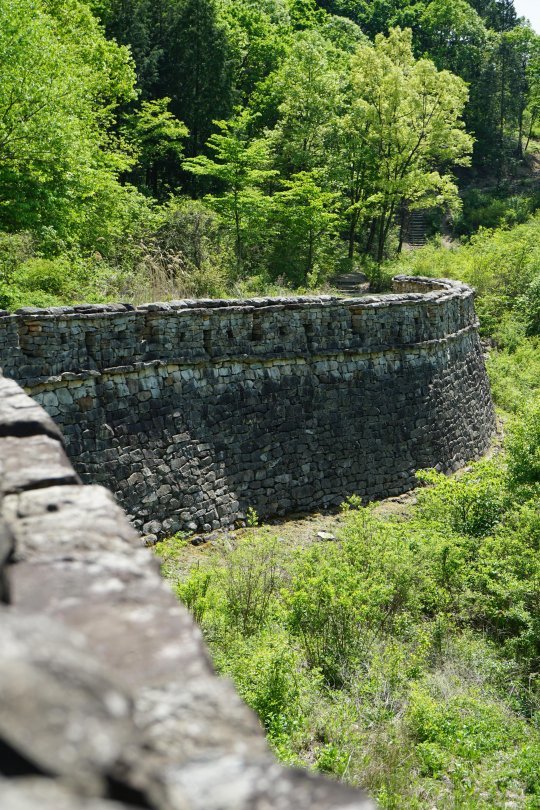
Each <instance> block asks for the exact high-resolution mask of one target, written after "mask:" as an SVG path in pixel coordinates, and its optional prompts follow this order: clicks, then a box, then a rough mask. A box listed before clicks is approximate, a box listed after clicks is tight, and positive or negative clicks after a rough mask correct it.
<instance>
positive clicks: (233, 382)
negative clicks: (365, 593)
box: [0, 277, 494, 537]
mask: <svg viewBox="0 0 540 810" xmlns="http://www.w3.org/2000/svg"><path fill="white" fill-rule="evenodd" d="M395 288H396V293H395V294H392V295H387V296H364V297H361V298H356V299H353V298H347V299H343V298H332V297H329V296H322V297H312V298H309V297H304V298H278V299H270V298H258V299H253V300H249V301H215V300H208V301H176V302H170V303H167V304H165V303H163V304H160V303H157V304H147V305H144V306H142V307H138V308H136V309H135V308H133V307H128V306H125V305H116V306H110V305H109V306H89V305H88V306H83V307H75V308H74V309H68V308H56V309H50V310H37V309H34V310H31V311H30V310H20V311H19V313H18V314H15V315H9V316H6V317H2V318H0V366H3V368H4V373H5V375H6V376H8V377H11V378H14V379H16V380H18V381H19V382H20V383H21V384H22V385H24V386H25V388H26V390H27V392H28V393H30V394H31V395H32V397H33V398H34V400H35V401H37V402H39V403H40V404H42V405H43V407H44V408H45V410H46V411H47V412H48V413H49V414H50V416H52V417H53V418H54V419H55V420H56V421H57V422H58V424H59V425H60V426H61V427H62V429H63V432H64V435H65V439H66V446H67V451H68V455H69V456H70V457H71V459H72V461H73V463H74V465H75V468H76V469H77V471H78V473H79V474H80V476H81V478H82V480H83V481H84V482H85V483H95V484H96V483H97V484H103V485H105V486H107V487H109V488H110V489H112V490H113V492H114V493H115V495H116V497H117V498H118V500H119V502H120V504H121V505H122V506H123V507H124V508H125V509H126V511H127V512H128V513H129V514H130V515H131V516H132V518H133V520H134V523H135V526H136V527H137V528H138V529H140V530H141V531H142V532H144V533H145V534H147V535H152V536H154V537H156V536H157V537H159V536H163V535H164V534H173V533H175V532H176V531H178V530H184V531H190V532H191V531H203V532H207V531H210V530H215V529H218V528H220V527H224V526H228V525H231V524H233V523H234V522H236V521H242V520H244V519H245V515H246V512H247V509H248V508H249V507H252V508H254V509H255V510H256V511H257V512H258V513H259V515H261V516H270V515H280V514H285V513H287V512H292V511H302V510H306V511H307V510H309V509H312V508H315V507H316V508H321V507H333V506H336V505H338V504H339V503H341V502H342V501H343V500H344V498H345V497H347V496H348V495H351V494H357V495H360V496H362V497H365V498H366V499H375V498H380V497H387V496H392V495H398V494H400V493H403V492H405V491H407V490H408V489H410V488H411V487H412V486H414V483H415V472H416V470H418V469H419V468H423V467H433V466H435V467H437V468H438V469H440V470H443V471H446V472H449V471H453V470H455V469H457V468H459V467H460V466H462V465H463V464H464V463H466V462H467V461H469V460H470V459H473V458H476V457H478V456H480V455H481V454H482V453H483V452H485V450H486V448H487V446H488V444H489V441H490V438H491V435H492V432H493V429H494V416H493V408H492V403H491V397H490V393H489V385H488V381H487V378H486V373H485V368H484V362H483V357H482V351H481V346H480V342H479V338H478V333H477V320H476V315H475V312H474V302H473V292H472V290H471V289H470V288H468V287H466V286H464V285H461V284H459V283H456V282H452V281H446V280H437V281H435V280H433V279H421V278H407V277H398V278H397V279H395ZM13 390H14V389H13ZM12 396H14V397H16V396H17V395H16V393H13V392H12ZM19 396H20V395H19ZM8 402H9V399H8ZM15 404H16V403H15ZM28 407H29V410H28V412H27V414H26V416H27V419H28V420H30V421H31V420H32V419H34V420H35V419H37V420H38V426H39V428H40V429H39V432H40V433H50V431H51V423H50V421H49V422H47V423H46V424H45V422H44V421H43V419H44V417H42V418H41V422H39V418H38V417H37V416H36V414H37V413H38V411H37V410H36V409H35V407H33V408H30V406H28ZM21 410H23V409H21ZM15 411H17V409H15ZM4 412H5V406H3V405H2V401H0V416H1V415H2V414H3V413H4ZM8 416H9V414H8ZM0 421H1V420H0ZM52 429H54V427H53V428H52ZM19 430H20V429H19ZM18 435H21V434H20V432H19V434H18ZM22 435H24V431H23V434H22Z"/></svg>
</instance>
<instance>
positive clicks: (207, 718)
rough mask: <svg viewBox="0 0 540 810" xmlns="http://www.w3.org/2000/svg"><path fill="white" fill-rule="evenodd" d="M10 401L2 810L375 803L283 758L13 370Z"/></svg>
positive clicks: (1, 390) (4, 483) (1, 500)
mask: <svg viewBox="0 0 540 810" xmlns="http://www.w3.org/2000/svg"><path fill="white" fill-rule="evenodd" d="M100 311H101V310H100ZM109 311H110V310H108V309H104V310H103V312H109ZM113 311H116V310H113ZM7 320H9V316H7ZM6 402H9V407H4V406H5V404H6ZM0 403H2V405H0V441H2V442H3V443H2V444H1V445H0V450H1V456H0V462H1V463H0V583H1V588H2V589H1V590H0V596H1V597H2V599H3V600H4V601H10V604H9V605H3V606H0V650H1V651H2V654H1V666H0V807H1V808H2V810H34V808H36V807H40V808H43V810H129V808H132V810H133V808H139V809H140V808H147V810H270V808H272V810H330V809H331V808H332V810H373V807H374V805H373V804H372V803H371V802H370V801H368V800H367V799H366V798H365V796H364V795H363V794H362V793H361V792H360V791H357V790H353V789H350V788H347V787H345V786H343V785H339V784H337V783H335V782H332V781H329V780H326V779H324V778H322V777H319V776H314V775H310V774H308V773H305V772H303V771H299V770H294V769H287V768H283V767H281V766H280V765H278V764H277V763H276V762H275V761H274V759H273V757H272V756H271V754H270V752H269V750H268V748H267V745H266V741H265V739H264V735H263V733H262V729H261V727H260V724H259V722H258V720H257V719H256V717H255V715H254V714H253V713H252V712H251V711H250V710H249V709H248V708H247V707H246V706H245V705H244V704H243V703H242V701H241V700H240V698H239V697H238V696H237V695H236V693H235V691H234V689H233V687H232V684H231V683H230V682H229V681H227V680H224V679H220V678H218V677H217V676H216V675H215V674H214V672H213V669H212V666H211V663H210V660H209V657H208V655H207V653H206V650H205V647H204V645H203V642H202V638H201V634H200V632H199V630H198V628H197V627H196V626H195V624H194V623H193V621H192V619H191V617H190V616H189V614H188V613H187V611H186V610H185V609H184V608H183V607H182V606H180V605H179V604H178V603H177V601H176V599H175V598H174V596H173V594H172V593H171V592H170V591H169V589H168V587H167V586H166V584H165V583H164V582H163V581H162V579H161V577H160V574H159V569H158V565H157V563H156V560H155V558H154V557H153V555H152V553H151V552H150V551H149V550H148V549H145V548H143V547H142V545H141V540H140V538H139V537H138V535H137V534H136V533H135V531H134V530H133V527H132V526H130V524H129V523H128V521H127V518H126V516H125V515H124V513H123V511H122V510H121V509H120V508H119V507H118V506H117V504H116V503H115V501H114V499H113V497H112V496H111V495H110V493H108V492H107V491H106V490H105V489H103V488H102V487H100V486H87V487H85V486H82V485H81V484H79V483H78V482H77V478H76V476H75V474H74V473H73V471H72V470H71V468H70V466H69V463H68V461H67V458H66V457H65V456H64V455H63V450H62V443H61V438H60V436H59V434H58V432H57V430H56V428H55V427H54V425H53V423H52V422H51V420H50V418H49V417H47V415H46V414H45V412H44V411H42V410H41V408H40V407H39V406H38V405H36V404H35V403H33V402H32V401H31V400H30V399H29V398H28V397H27V396H26V395H25V394H24V393H23V392H22V391H21V390H20V389H19V388H18V387H17V386H16V385H15V383H13V382H12V381H10V380H6V379H4V378H2V377H1V375H0ZM4 417H5V421H2V419H3V418H4ZM10 431H11V432H10ZM32 460H33V462H34V464H33V466H32V463H31V462H32ZM18 463H19V467H18ZM8 580H9V582H8ZM8 585H9V587H8Z"/></svg>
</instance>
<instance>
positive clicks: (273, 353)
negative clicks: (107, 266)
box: [0, 276, 477, 386]
mask: <svg viewBox="0 0 540 810" xmlns="http://www.w3.org/2000/svg"><path fill="white" fill-rule="evenodd" d="M394 287H395V289H396V290H397V292H396V293H394V294H389V295H379V296H374V295H368V296H363V297H361V298H357V299H343V298H336V297H332V296H304V297H294V298H254V299H248V300H245V301H237V300H201V301H172V302H168V303H156V304H146V305H143V306H140V307H132V306H131V305H127V304H118V305H112V304H104V305H87V306H84V305H81V306H77V307H71V308H69V307H52V308H49V309H32V308H25V309H21V310H18V311H17V312H16V313H14V314H11V315H9V314H6V315H5V316H4V317H0V367H2V368H3V369H4V374H5V375H6V376H9V377H13V378H15V379H17V380H18V381H19V382H21V383H22V384H24V385H27V386H32V385H35V384H36V383H37V382H38V381H44V380H45V379H46V378H47V377H55V376H58V375H60V374H63V373H65V372H75V373H80V372H83V371H91V370H95V371H105V370H108V369H113V368H119V367H126V366H130V365H133V364H140V363H145V362H149V361H152V360H159V361H161V362H168V363H175V362H184V363H186V362H187V363H191V362H205V361H209V360H218V359H220V358H234V357H243V358H245V357H265V356H268V357H278V356H294V355H298V356H305V355H308V354H324V353H326V354H331V353H335V352H336V351H358V352H367V351H381V350H384V349H385V348H388V347H390V346H394V347H398V346H403V347H406V346H411V345H412V344H419V343H425V342H429V341H431V340H440V339H446V338H447V337H448V336H449V335H450V334H455V333H459V332H461V331H462V330H464V329H467V328H471V329H474V328H476V326H477V320H476V316H475V313H474V305H473V294H472V291H471V290H470V288H468V287H465V286H464V285H462V284H459V283H457V282H452V281H446V280H433V279H422V278H413V277H411V278H409V277H405V276H399V277H397V278H396V279H395V280H394Z"/></svg>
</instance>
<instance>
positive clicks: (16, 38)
mask: <svg viewBox="0 0 540 810" xmlns="http://www.w3.org/2000/svg"><path fill="white" fill-rule="evenodd" d="M0 17H1V19H2V26H1V30H0V233H2V245H3V247H2V253H3V254H5V255H6V262H7V264H8V265H9V272H7V271H4V268H3V266H2V268H1V270H0V306H3V307H9V308H13V307H17V306H19V305H20V304H24V303H27V304H37V305H40V304H45V303H69V302H73V301H76V300H80V299H82V298H86V299H90V300H103V299H107V298H117V299H118V298H129V299H131V300H138V299H140V298H141V297H145V296H153V297H167V296H169V295H176V296H178V295H182V294H187V295H190V294H198V293H207V294H221V295H225V294H228V293H229V292H235V293H237V294H238V293H243V292H249V291H258V290H267V289H268V288H269V287H270V286H271V285H273V284H274V285H284V286H294V287H297V288H298V287H299V288H306V287H312V288H313V287H316V286H320V285H321V284H323V283H324V282H325V281H326V280H327V279H329V278H331V277H332V275H333V274H335V273H336V272H337V271H339V270H341V269H349V268H350V267H358V266H363V267H365V268H366V269H367V271H368V272H369V273H370V275H371V276H372V280H373V282H374V284H375V285H378V284H380V283H381V263H382V262H383V260H385V259H386V258H387V257H389V256H393V255H394V254H395V253H396V252H397V251H400V250H401V247H402V245H403V242H404V240H406V238H407V227H408V221H409V218H410V216H411V213H412V212H413V211H414V210H415V209H422V210H433V212H435V213H436V217H435V218H437V217H438V219H439V220H441V218H443V217H445V218H446V219H447V218H448V217H449V216H456V215H459V209H460V206H461V203H460V198H459V196H458V183H457V181H456V177H455V176H454V172H455V171H456V170H457V172H458V174H459V182H460V183H462V184H463V183H465V182H466V183H470V181H471V179H474V177H475V176H476V174H477V173H478V172H484V173H486V172H487V173H488V174H489V176H490V178H491V181H490V182H493V183H495V186H496V188H495V191H494V192H493V193H492V196H490V194H491V192H486V194H485V195H484V197H485V199H475V198H474V193H475V192H474V191H472V192H470V193H468V195H467V194H465V207H464V212H463V216H462V217H461V218H459V219H458V221H457V225H456V228H457V231H458V232H459V233H462V234H470V233H472V232H474V231H475V230H476V228H477V227H478V226H479V225H489V226H498V225H500V224H503V223H504V222H505V221H506V222H520V221H523V220H524V219H525V218H526V216H527V215H528V214H529V213H531V212H532V211H534V210H535V209H536V207H537V205H538V195H537V193H536V192H535V191H534V189H531V190H530V193H528V194H523V193H522V192H521V191H520V192H519V193H518V194H514V197H515V199H514V203H512V204H511V205H508V206H506V208H505V196H508V193H510V194H511V193H512V191H511V190H512V176H513V175H514V174H515V172H516V171H517V169H520V167H521V168H523V166H524V165H525V164H524V163H523V160H524V158H523V156H524V153H525V152H526V151H527V149H528V148H529V149H530V147H531V143H532V144H533V146H534V144H535V143H536V141H535V136H536V134H537V118H538V112H539V111H540V101H539V99H540V55H539V54H540V50H539V47H538V42H539V39H538V37H537V36H536V35H535V34H534V33H533V32H532V30H531V29H530V28H529V27H528V26H527V25H526V24H524V23H523V21H519V20H517V18H516V15H515V11H514V9H513V3H512V1H511V0H489V2H484V0H482V2H480V1H479V0H478V1H477V0H471V1H470V2H467V1H466V0H452V2H451V3H448V2H447V1H446V0H430V2H427V1H426V0H418V1H417V2H414V3H413V2H407V1H404V0H400V2H397V0H384V2H382V0H381V2H379V1H378V2H375V3H368V2H364V0H332V1H331V2H330V1H328V2H323V1H322V0H321V2H315V0H264V2H258V1H257V2H256V1H255V0H155V1H154V2H149V0H121V2H120V0H69V1H68V2H57V0H16V1H15V2H8V1H7V0H0ZM531 139H532V140H531ZM471 160H472V169H469V168H468V166H469V164H470V163H471ZM525 163H526V162H525ZM520 170H521V169H520ZM471 172H472V174H471ZM504 183H507V184H509V185H508V188H509V189H510V191H508V192H505V190H504V189H505V186H504ZM501 184H503V185H501ZM486 195H487V197H486ZM507 209H508V210H507ZM179 211H182V216H183V217H184V218H185V219H186V221H189V222H190V223H191V225H192V226H193V227H192V228H191V231H190V233H191V234H192V236H193V238H194V239H195V240H196V242H197V241H199V242H200V237H199V236H198V233H199V231H197V228H196V227H195V223H196V222H198V224H199V229H202V228H203V227H204V226H206V225H207V224H208V226H209V227H208V230H207V232H206V233H205V236H204V238H205V251H204V253H205V260H204V262H203V261H202V259H201V260H200V261H199V262H198V264H196V265H195V266H194V264H193V261H192V257H193V255H194V254H198V253H199V246H198V244H192V243H191V242H190V240H189V239H186V237H185V235H181V234H180V233H179V231H178V228H179V227H180V221H179V218H178V212H179ZM506 214H508V216H506ZM210 223H211V225H210ZM175 229H176V237H175V238H170V237H171V233H172V231H173V230H175ZM165 235H167V238H166V239H165V241H163V240H164V236H165ZM22 243H24V245H25V247H24V250H22V251H21V249H20V245H21V244H22ZM10 246H11V248H12V250H11V252H10ZM8 254H9V255H8ZM28 262H30V265H28V266H27V263H28ZM202 263H204V269H201V264H202Z"/></svg>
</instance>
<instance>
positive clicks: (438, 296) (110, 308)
mask: <svg viewBox="0 0 540 810" xmlns="http://www.w3.org/2000/svg"><path fill="white" fill-rule="evenodd" d="M393 285H394V290H395V292H393V293H387V294H380V295H363V296H359V297H358V298H343V297H340V296H334V295H313V296H309V295H307V296H290V297H288V296H287V297H285V296H280V297H275V298H270V297H260V298H246V299H238V298H230V299H221V298H200V299H184V300H177V301H156V302H152V303H146V304H141V305H140V306H133V305H132V304H78V305H76V306H73V307H64V306H60V307H46V308H40V307H22V308H20V309H17V310H15V312H7V311H6V310H0V318H15V319H28V318H49V317H50V318H58V317H60V318H66V317H67V318H81V317H82V318H84V317H85V316H91V317H96V316H104V317H108V318H109V317H115V316H117V315H126V314H128V313H134V314H137V313H144V314H147V313H153V312H156V313H160V314H161V315H162V314H166V313H171V314H174V313H177V312H180V311H191V312H193V311H194V310H201V311H203V312H204V311H208V310H216V309H217V310H231V309H238V310H239V311H244V312H245V311H246V310H248V311H249V310H257V309H261V310H264V309H268V308H278V307H279V308H284V309H309V308H311V307H332V306H340V307H346V308H348V309H355V308H378V307H391V306H399V305H403V304H408V303H411V302H413V301H415V302H418V301H426V302H432V303H437V302H444V301H447V300H448V298H454V297H458V298H459V297H464V298H467V297H469V296H472V295H474V290H473V289H472V288H471V287H469V286H467V285H466V284H463V283H461V282H459V281H454V280H452V279H433V278H428V277H426V276H405V275H398V276H395V277H394V279H393ZM411 287H413V288H416V289H412V290H411V289H410V288H411ZM407 288H409V289H407Z"/></svg>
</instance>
